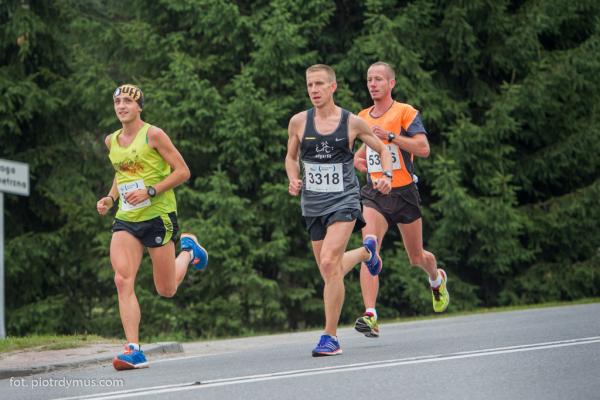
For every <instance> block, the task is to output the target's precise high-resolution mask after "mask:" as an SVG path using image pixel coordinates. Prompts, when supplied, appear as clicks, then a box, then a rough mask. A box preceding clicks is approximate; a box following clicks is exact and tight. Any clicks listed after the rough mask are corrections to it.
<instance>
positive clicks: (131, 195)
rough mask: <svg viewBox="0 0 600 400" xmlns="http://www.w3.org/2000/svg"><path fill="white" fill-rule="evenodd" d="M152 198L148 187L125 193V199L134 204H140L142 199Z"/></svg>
mask: <svg viewBox="0 0 600 400" xmlns="http://www.w3.org/2000/svg"><path fill="white" fill-rule="evenodd" d="M149 198H150V195H148V192H147V191H146V189H138V190H133V191H131V192H128V193H127V194H126V195H125V201H126V202H128V203H129V204H131V205H132V206H135V205H138V204H140V203H141V202H142V201H146V200H148V199H149Z"/></svg>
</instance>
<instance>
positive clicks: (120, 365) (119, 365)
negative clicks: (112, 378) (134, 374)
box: [113, 358, 150, 371]
mask: <svg viewBox="0 0 600 400" xmlns="http://www.w3.org/2000/svg"><path fill="white" fill-rule="evenodd" d="M149 366H150V365H149V364H148V362H143V363H139V364H131V363H128V362H127V361H123V360H119V359H118V358H115V359H114V360H113V367H114V368H115V369H116V370H117V371H127V370H130V369H140V368H148V367H149Z"/></svg>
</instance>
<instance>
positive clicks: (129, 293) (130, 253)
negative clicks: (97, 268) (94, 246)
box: [110, 231, 144, 343]
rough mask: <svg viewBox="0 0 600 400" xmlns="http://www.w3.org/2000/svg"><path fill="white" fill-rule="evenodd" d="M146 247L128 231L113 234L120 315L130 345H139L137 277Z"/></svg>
mask: <svg viewBox="0 0 600 400" xmlns="http://www.w3.org/2000/svg"><path fill="white" fill-rule="evenodd" d="M143 254H144V247H143V246H142V243H140V241H139V240H138V239H136V238H135V237H134V236H133V235H132V234H130V233H129V232H126V231H118V232H115V233H113V235H112V240H111V242H110V261H111V263H112V267H113V270H114V271H115V285H116V287H117V295H118V298H119V314H120V315H121V323H122V324H123V330H124V331H125V337H126V338H127V342H128V343H139V328H140V305H139V303H138V300H137V297H136V296H135V277H136V275H137V271H138V269H139V267H140V263H141V262H142V255H143Z"/></svg>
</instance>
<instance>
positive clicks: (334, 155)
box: [300, 108, 361, 217]
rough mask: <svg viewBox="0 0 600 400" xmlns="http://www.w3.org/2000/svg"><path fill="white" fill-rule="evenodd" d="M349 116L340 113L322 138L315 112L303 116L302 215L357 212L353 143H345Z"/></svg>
mask: <svg viewBox="0 0 600 400" xmlns="http://www.w3.org/2000/svg"><path fill="white" fill-rule="evenodd" d="M349 115H350V112H349V111H347V110H344V109H342V117H341V118H340V123H339V124H338V127H337V128H336V130H335V131H334V132H333V133H330V134H327V135H321V134H320V133H319V132H317V130H316V128H315V123H314V116H315V112H314V108H311V109H310V110H308V111H307V112H306V128H305V129H304V135H303V136H302V143H301V147H300V160H301V161H302V163H301V164H302V199H301V202H300V204H301V206H302V215H303V216H305V217H319V216H322V215H327V214H331V213H333V212H335V211H338V210H342V209H358V210H360V208H361V205H360V189H359V184H358V178H357V177H356V173H355V172H354V153H353V151H352V150H351V149H353V148H354V143H348V142H349V140H350V138H349V135H348V118H349Z"/></svg>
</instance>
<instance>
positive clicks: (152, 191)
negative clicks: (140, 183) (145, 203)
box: [146, 186, 156, 197]
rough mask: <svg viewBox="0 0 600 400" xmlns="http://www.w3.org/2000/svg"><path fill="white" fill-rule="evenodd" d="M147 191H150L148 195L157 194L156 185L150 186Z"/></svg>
mask: <svg viewBox="0 0 600 400" xmlns="http://www.w3.org/2000/svg"><path fill="white" fill-rule="evenodd" d="M146 192H148V196H150V197H154V196H156V189H154V186H148V189H147V190H146Z"/></svg>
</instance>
